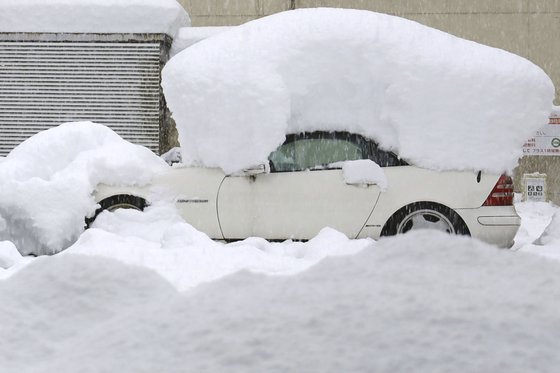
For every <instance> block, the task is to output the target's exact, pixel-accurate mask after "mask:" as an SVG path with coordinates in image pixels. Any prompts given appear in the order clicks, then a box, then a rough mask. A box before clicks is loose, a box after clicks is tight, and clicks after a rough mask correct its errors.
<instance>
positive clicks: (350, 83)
mask: <svg viewBox="0 0 560 373" xmlns="http://www.w3.org/2000/svg"><path fill="white" fill-rule="evenodd" d="M162 85H163V88H164V92H165V96H166V99H167V102H168V104H169V107H170V108H171V111H172V112H173V117H174V118H175V121H176V122H177V125H178V129H179V141H180V143H181V146H182V148H183V157H184V160H185V161H187V162H190V163H202V164H205V165H207V166H218V167H221V168H222V169H223V170H224V171H226V172H227V173H230V172H234V171H237V170H239V169H242V168H244V167H248V166H252V165H254V164H258V163H259V162H264V161H265V160H266V159H267V156H268V155H269V154H270V152H271V151H273V150H274V149H275V148H276V147H277V146H278V145H280V144H281V143H282V142H283V140H284V137H285V135H286V134H288V133H298V132H301V131H314V130H319V129H323V130H333V131H334V130H339V131H348V132H352V133H360V134H362V135H364V136H366V137H370V138H373V139H375V140H377V141H378V142H379V143H380V144H381V146H382V147H383V148H385V149H388V150H394V151H396V152H398V153H399V155H400V156H401V157H402V158H405V159H407V160H409V161H411V162H413V163H415V164H416V165H419V166H423V167H428V168H434V169H461V170H462V169H474V170H478V169H483V170H488V171H493V172H502V171H504V170H506V169H511V168H513V167H514V166H515V165H516V162H517V158H518V157H519V156H521V153H522V145H523V143H524V141H525V139H526V138H528V137H530V135H532V134H533V133H534V131H535V130H537V129H538V128H540V127H541V126H542V125H544V124H546V122H547V120H548V115H549V114H550V111H551V108H552V100H553V97H554V87H553V84H552V82H551V80H550V78H549V77H548V76H547V75H546V74H545V73H544V72H543V71H542V69H540V68H539V67H537V66H536V65H534V64H533V63H531V62H529V61H527V60H525V59H523V58H521V57H519V56H516V55H513V54H511V53H508V52H505V51H503V50H499V49H495V48H490V47H487V46H484V45H480V44H477V43H474V42H471V41H467V40H463V39H460V38H457V37H454V36H452V35H449V34H446V33H444V32H441V31H438V30H435V29H432V28H429V27H426V26H423V25H421V24H418V23H416V22H413V21H409V20H405V19H402V18H398V17H393V16H388V15H383V14H377V13H372V12H368V11H359V10H344V9H301V10H296V11H289V12H284V13H280V14H276V15H272V16H269V17H265V18H262V19H259V20H255V21H252V22H249V23H246V24H244V25H241V26H238V27H235V28H232V29H231V30H228V31H225V32H222V33H220V34H218V35H215V36H213V37H211V38H209V39H206V40H203V41H201V42H199V43H197V44H195V45H192V46H191V47H189V48H187V49H185V50H184V51H183V52H181V53H179V54H177V55H176V56H175V57H174V58H172V59H171V60H170V61H169V63H168V64H167V65H166V67H165V68H164V70H163V83H162Z"/></svg>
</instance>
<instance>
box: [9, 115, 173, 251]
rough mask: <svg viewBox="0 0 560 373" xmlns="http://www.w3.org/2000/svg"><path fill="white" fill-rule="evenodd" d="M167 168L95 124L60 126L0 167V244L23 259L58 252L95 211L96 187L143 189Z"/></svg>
mask: <svg viewBox="0 0 560 373" xmlns="http://www.w3.org/2000/svg"><path fill="white" fill-rule="evenodd" d="M167 167H168V166H167V164H166V163H165V162H164V161H163V160H162V159H160V158H159V157H157V156H156V155H155V154H153V153H152V152H151V151H150V150H148V149H147V148H144V147H141V146H138V145H133V144H131V143H129V142H127V141H125V140H123V139H122V138H121V137H120V136H119V135H117V134H116V133H115V132H113V131H112V130H111V129H109V128H108V127H105V126H103V125H101V124H95V123H91V122H80V123H65V124H62V125H60V126H58V127H55V128H52V129H49V130H47V131H44V132H41V133H38V134H36V135H34V136H32V137H31V138H29V139H27V140H26V141H24V142H23V143H21V144H20V145H19V146H17V147H16V148H15V149H14V150H12V152H11V153H10V154H8V156H7V157H6V158H5V160H4V161H3V162H1V163H0V188H1V190H2V193H0V241H2V240H9V241H12V242H13V243H14V244H15V245H16V246H17V247H18V249H19V250H20V252H21V253H23V254H28V253H35V254H49V253H54V252H58V251H60V250H63V249H65V248H66V247H68V246H69V245H70V244H71V243H73V242H74V241H75V240H76V239H77V238H78V236H79V234H80V233H81V232H82V231H83V229H84V218H85V217H86V216H88V215H91V214H92V213H93V212H94V211H95V209H96V203H95V201H94V199H93V197H92V195H91V194H92V192H93V191H94V189H95V187H96V186H97V184H99V183H105V184H109V185H135V184H139V185H140V184H146V183H148V182H149V181H150V180H151V177H152V176H153V175H154V174H155V173H157V172H160V171H163V170H165V169H166V168H167Z"/></svg>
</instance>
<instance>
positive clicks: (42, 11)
mask: <svg viewBox="0 0 560 373" xmlns="http://www.w3.org/2000/svg"><path fill="white" fill-rule="evenodd" d="M189 25H190V19H189V16H188V14H187V13H186V12H185V10H184V9H183V7H182V6H181V5H179V3H177V1H175V0H48V1H47V0H3V1H1V2H0V32H55V33H56V32H68V33H81V32H84V33H163V34H168V35H170V36H171V37H173V36H174V35H175V33H176V32H177V31H178V30H179V28H180V27H184V26H189Z"/></svg>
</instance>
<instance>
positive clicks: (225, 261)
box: [64, 203, 373, 290]
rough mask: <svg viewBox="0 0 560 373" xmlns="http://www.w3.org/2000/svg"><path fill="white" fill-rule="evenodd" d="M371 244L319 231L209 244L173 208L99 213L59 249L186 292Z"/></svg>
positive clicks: (291, 269)
mask: <svg viewBox="0 0 560 373" xmlns="http://www.w3.org/2000/svg"><path fill="white" fill-rule="evenodd" d="M372 243H373V240H371V239H362V240H350V239H348V238H347V237H346V236H345V235H344V234H342V233H340V232H337V231H335V230H333V229H330V228H324V229H323V230H322V231H321V232H320V233H319V234H318V235H317V236H316V237H314V238H313V239H311V240H309V241H308V242H305V243H303V242H292V241H286V242H282V243H272V242H268V241H266V240H265V239H262V238H249V239H246V240H244V241H239V242H235V243H231V244H227V245H226V244H223V243H220V242H216V241H213V240H211V239H210V238H209V237H208V236H207V235H205V234H204V233H201V232H199V231H197V230H196V229H194V228H193V227H192V226H191V225H189V224H188V223H186V222H185V221H184V220H183V219H182V218H181V217H180V216H179V214H178V211H177V209H176V208H175V207H174V206H173V205H168V204H164V203H160V204H156V205H153V206H150V207H148V208H146V210H145V212H140V211H136V210H117V211H115V212H114V213H102V214H101V215H99V216H98V218H97V219H96V220H95V222H94V224H93V228H91V229H89V230H87V231H86V232H84V233H83V234H82V236H81V237H80V239H79V240H78V241H77V242H76V243H75V244H74V245H73V246H71V247H70V248H68V249H67V250H65V251H64V255H66V254H76V253H78V254H84V255H91V256H102V257H107V258H113V259H117V260H119V261H121V262H124V263H127V264H132V265H137V266H142V267H147V268H150V269H152V270H155V271H156V272H158V273H159V274H160V275H162V276H163V277H164V278H166V279H167V280H168V281H169V282H171V283H172V284H173V285H174V286H175V287H176V288H177V289H178V290H186V289H189V288H192V287H194V286H196V285H199V284H200V283H203V282H209V281H213V280H216V279H219V278H222V277H224V276H226V275H229V274H232V273H235V272H238V271H240V270H251V271H256V272H260V273H267V274H293V273H296V272H300V271H303V270H305V269H308V268H309V267H311V266H312V265H314V264H316V263H317V262H319V261H320V260H322V259H323V258H325V257H328V256H338V255H350V254H355V253H356V252H358V251H360V250H362V249H364V248H365V247H367V246H369V245H371V244H372Z"/></svg>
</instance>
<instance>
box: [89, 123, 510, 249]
mask: <svg viewBox="0 0 560 373" xmlns="http://www.w3.org/2000/svg"><path fill="white" fill-rule="evenodd" d="M359 159H370V160H372V161H374V162H375V163H377V164H378V165H380V166H381V167H382V170H383V172H384V173H385V176H386V180H387V183H388V188H387V189H386V190H385V191H384V190H382V188H381V187H380V186H379V185H376V184H372V183H363V182H361V183H359V184H351V183H348V182H347V181H345V179H344V177H343V175H342V164H343V162H344V161H353V160H359ZM155 190H157V192H158V194H161V193H162V191H163V192H164V193H167V194H168V195H169V196H173V198H174V200H175V202H176V204H177V207H178V209H179V210H180V213H181V214H182V216H183V218H184V219H185V221H187V222H188V223H190V224H191V225H193V226H194V227H195V228H197V229H198V230H200V231H202V232H205V233H206V234H207V235H209V236H210V237H211V238H214V239H220V240H239V239H244V238H247V237H252V236H256V237H263V238H266V239H269V240H285V239H297V240H307V239H310V238H312V237H314V236H315V235H317V233H318V232H319V231H320V230H321V229H322V228H323V227H331V228H334V229H336V230H338V231H340V232H343V233H345V234H346V235H347V236H348V237H350V238H362V237H372V238H374V239H377V238H379V237H380V236H389V235H394V234H398V233H406V232H408V231H410V230H414V229H438V230H441V231H446V232H449V233H452V234H464V235H471V236H472V237H475V238H478V239H480V240H483V241H486V242H489V243H492V244H495V245H498V246H500V247H508V246H511V245H512V243H513V238H514V236H515V234H516V232H517V230H518V228H519V224H520V219H519V216H518V215H517V214H516V212H515V209H514V207H513V184H512V180H511V178H510V177H507V176H505V175H493V174H486V173H482V172H436V171H431V170H427V169H422V168H418V167H415V166H412V165H408V164H407V163H406V162H404V161H403V160H401V159H399V158H398V157H397V156H396V155H395V154H393V153H390V152H386V151H382V150H380V149H379V148H378V147H377V145H376V144H375V143H374V142H373V141H370V140H368V139H366V138H364V137H362V136H360V135H356V134H349V133H345V132H313V133H303V134H296V135H289V136H287V139H286V142H285V143H284V144H283V145H281V146H280V147H279V148H278V149H277V150H276V151H275V152H273V153H272V154H271V155H270V157H269V164H267V165H261V166H260V167H256V168H252V169H248V170H245V171H244V172H240V173H239V174H235V175H226V174H224V172H223V171H221V170H220V169H217V168H201V167H184V166H183V167H173V168H171V169H170V170H169V171H168V172H166V173H165V174H162V175H160V176H158V177H157V178H156V179H155V180H154V181H153V183H152V184H151V185H149V186H147V187H144V188H132V187H110V186H105V185H100V186H99V187H98V188H97V191H96V194H95V198H96V200H97V201H98V203H99V204H100V206H101V208H100V209H99V210H98V211H97V213H99V212H100V211H102V210H114V209H116V208H137V209H143V208H144V206H146V205H147V204H149V203H150V200H151V196H152V195H154V191H155Z"/></svg>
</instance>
